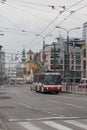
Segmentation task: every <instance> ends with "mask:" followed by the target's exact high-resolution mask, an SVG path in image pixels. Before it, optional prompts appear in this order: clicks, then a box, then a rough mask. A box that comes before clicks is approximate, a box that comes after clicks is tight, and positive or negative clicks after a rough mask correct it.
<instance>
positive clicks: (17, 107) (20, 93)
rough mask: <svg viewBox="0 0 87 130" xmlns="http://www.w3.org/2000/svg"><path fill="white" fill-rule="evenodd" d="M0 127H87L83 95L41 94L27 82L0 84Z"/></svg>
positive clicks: (67, 129) (26, 129)
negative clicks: (2, 85)
mask: <svg viewBox="0 0 87 130" xmlns="http://www.w3.org/2000/svg"><path fill="white" fill-rule="evenodd" d="M0 128H1V130H3V129H4V130H87V95H75V94H68V93H60V94H59V95H58V94H57V95H56V94H41V93H38V92H35V91H31V90H30V85H29V84H27V85H26V84H25V85H10V86H4V87H3V88H0Z"/></svg>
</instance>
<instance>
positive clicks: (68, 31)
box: [56, 26, 80, 91]
mask: <svg viewBox="0 0 87 130" xmlns="http://www.w3.org/2000/svg"><path fill="white" fill-rule="evenodd" d="M56 28H59V29H63V30H65V31H66V33H67V50H66V53H65V62H66V65H65V67H64V72H65V70H66V72H67V74H66V77H67V85H66V91H68V82H69V70H70V68H69V67H70V65H69V33H70V32H71V31H72V30H76V29H80V27H76V28H71V29H69V30H67V29H66V28H62V27H60V26H56ZM64 74H65V73H64Z"/></svg>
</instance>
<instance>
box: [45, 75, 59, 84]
mask: <svg viewBox="0 0 87 130" xmlns="http://www.w3.org/2000/svg"><path fill="white" fill-rule="evenodd" d="M44 84H47V85H60V84H61V76H60V75H45V77H44Z"/></svg>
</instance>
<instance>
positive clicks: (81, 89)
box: [62, 83, 87, 94]
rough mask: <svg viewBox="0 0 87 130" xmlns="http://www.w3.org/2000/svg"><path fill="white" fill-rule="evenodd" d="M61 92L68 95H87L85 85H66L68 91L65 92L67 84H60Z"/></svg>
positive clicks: (86, 86) (86, 85)
mask: <svg viewBox="0 0 87 130" xmlns="http://www.w3.org/2000/svg"><path fill="white" fill-rule="evenodd" d="M62 91H63V92H69V93H77V94H87V84H84V85H83V84H82V85H81V84H80V85H79V84H77V83H71V84H68V91H67V84H66V83H63V84H62Z"/></svg>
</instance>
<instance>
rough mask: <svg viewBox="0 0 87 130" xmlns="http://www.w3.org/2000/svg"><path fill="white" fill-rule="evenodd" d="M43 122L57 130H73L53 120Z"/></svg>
mask: <svg viewBox="0 0 87 130" xmlns="http://www.w3.org/2000/svg"><path fill="white" fill-rule="evenodd" d="M42 122H43V123H44V124H46V125H48V126H51V127H52V128H55V129H57V130H73V129H71V128H69V127H66V126H64V125H61V124H59V123H55V122H53V121H42Z"/></svg>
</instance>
